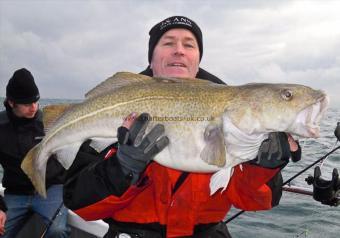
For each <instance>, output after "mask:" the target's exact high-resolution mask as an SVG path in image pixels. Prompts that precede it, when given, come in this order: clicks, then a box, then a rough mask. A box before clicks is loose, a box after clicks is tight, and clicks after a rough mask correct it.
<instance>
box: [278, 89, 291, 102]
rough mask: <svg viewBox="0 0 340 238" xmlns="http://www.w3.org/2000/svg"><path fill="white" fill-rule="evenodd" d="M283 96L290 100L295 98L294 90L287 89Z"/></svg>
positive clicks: (282, 93)
mask: <svg viewBox="0 0 340 238" xmlns="http://www.w3.org/2000/svg"><path fill="white" fill-rule="evenodd" d="M281 96H282V98H283V99H284V100H287V101H289V100H291V99H292V98H293V92H292V90H289V89H285V90H283V91H282V92H281Z"/></svg>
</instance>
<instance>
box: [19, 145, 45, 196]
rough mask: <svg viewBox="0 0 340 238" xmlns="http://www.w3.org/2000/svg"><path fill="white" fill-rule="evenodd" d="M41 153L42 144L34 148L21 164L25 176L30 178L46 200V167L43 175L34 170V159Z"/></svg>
mask: <svg viewBox="0 0 340 238" xmlns="http://www.w3.org/2000/svg"><path fill="white" fill-rule="evenodd" d="M39 152H40V143H39V144H37V145H36V146H34V147H33V148H32V149H31V150H30V151H29V152H28V153H27V154H26V156H25V158H24V160H23V161H22V163H21V169H22V170H23V171H24V172H25V174H26V175H27V176H28V177H29V178H30V180H31V181H32V184H33V186H34V188H35V190H37V192H38V193H39V194H40V195H41V196H42V197H44V198H46V186H45V174H46V166H45V167H44V168H45V171H43V173H39V172H38V171H35V169H34V167H35V166H34V158H37V156H38V154H39Z"/></svg>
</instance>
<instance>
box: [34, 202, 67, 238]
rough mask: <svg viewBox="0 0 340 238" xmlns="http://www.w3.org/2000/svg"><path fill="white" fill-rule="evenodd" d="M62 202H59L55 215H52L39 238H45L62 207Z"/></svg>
mask: <svg viewBox="0 0 340 238" xmlns="http://www.w3.org/2000/svg"><path fill="white" fill-rule="evenodd" d="M63 205H64V202H61V203H60V205H59V207H58V209H57V210H56V211H55V213H54V214H53V217H52V218H51V220H50V221H49V222H48V224H47V225H46V228H45V230H44V231H43V233H42V234H41V236H40V238H45V236H46V233H47V231H48V230H49V229H50V227H51V226H52V224H53V222H54V220H55V219H56V218H57V216H58V214H59V212H60V210H61V208H62V207H63Z"/></svg>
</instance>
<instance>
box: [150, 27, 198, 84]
mask: <svg viewBox="0 0 340 238" xmlns="http://www.w3.org/2000/svg"><path fill="white" fill-rule="evenodd" d="M199 62H200V52H199V48H198V44H197V40H196V38H195V36H194V35H193V34H192V33H191V31H189V30H186V29H172V30H169V31H167V32H165V33H164V34H163V35H162V37H161V38H160V40H159V41H158V43H157V45H156V47H155V49H154V51H153V56H152V60H151V64H150V66H151V69H152V71H153V75H154V76H156V77H178V78H195V77H196V74H197V72H198V67H199Z"/></svg>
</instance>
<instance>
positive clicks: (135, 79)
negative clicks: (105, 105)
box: [85, 72, 153, 99]
mask: <svg viewBox="0 0 340 238" xmlns="http://www.w3.org/2000/svg"><path fill="white" fill-rule="evenodd" d="M152 81H153V80H152V78H151V77H149V76H146V75H141V74H134V73H130V72H118V73H116V74H114V75H113V76H112V77H110V78H108V79H106V80H105V81H103V82H101V83H100V84H98V85H97V86H96V87H94V88H93V89H91V90H90V91H88V92H87V93H86V94H85V98H86V99H89V98H93V97H96V96H98V95H101V94H103V93H105V92H108V91H111V90H113V89H117V88H121V87H124V86H127V85H131V84H135V83H146V82H152Z"/></svg>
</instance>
